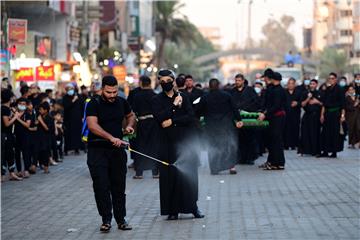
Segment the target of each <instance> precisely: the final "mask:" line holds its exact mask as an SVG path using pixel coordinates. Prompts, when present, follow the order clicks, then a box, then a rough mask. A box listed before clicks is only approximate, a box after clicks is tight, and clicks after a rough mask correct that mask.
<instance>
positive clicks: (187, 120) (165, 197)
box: [152, 92, 198, 215]
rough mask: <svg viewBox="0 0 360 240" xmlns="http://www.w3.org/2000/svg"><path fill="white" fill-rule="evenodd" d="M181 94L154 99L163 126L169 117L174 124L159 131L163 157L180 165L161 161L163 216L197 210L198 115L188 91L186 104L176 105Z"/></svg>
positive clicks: (153, 102) (162, 95)
mask: <svg viewBox="0 0 360 240" xmlns="http://www.w3.org/2000/svg"><path fill="white" fill-rule="evenodd" d="M177 95H178V93H175V94H174V96H173V97H172V98H170V97H168V96H167V95H166V94H165V93H164V92H161V93H160V94H158V95H156V96H154V97H153V99H152V111H153V115H154V117H155V119H156V121H157V122H158V124H159V126H160V127H161V123H162V122H163V121H165V120H167V119H171V120H172V125H171V126H170V127H167V128H161V130H160V132H159V133H160V134H159V138H158V141H157V142H158V143H159V144H160V146H161V151H160V157H161V159H163V160H164V161H166V162H168V163H170V164H173V163H175V162H177V165H176V166H172V165H170V166H165V165H162V164H161V165H160V167H159V169H160V207H161V215H168V214H177V213H193V212H194V211H196V210H197V204H196V202H197V200H198V169H197V168H198V162H197V161H196V160H195V158H194V155H196V154H197V152H194V151H193V150H192V148H191V146H192V144H191V137H192V136H191V135H192V133H193V128H194V121H195V115H194V112H193V109H192V106H191V103H190V101H189V98H188V97H187V96H186V95H185V94H181V96H182V97H183V102H182V105H181V106H180V107H175V106H174V104H173V102H174V100H175V97H176V96H177Z"/></svg>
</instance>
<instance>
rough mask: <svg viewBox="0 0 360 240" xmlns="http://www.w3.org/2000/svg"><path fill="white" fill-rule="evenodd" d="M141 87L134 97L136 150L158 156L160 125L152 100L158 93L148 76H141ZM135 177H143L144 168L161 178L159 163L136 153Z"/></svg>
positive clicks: (155, 176)
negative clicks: (136, 120)
mask: <svg viewBox="0 0 360 240" xmlns="http://www.w3.org/2000/svg"><path fill="white" fill-rule="evenodd" d="M140 87H141V89H140V90H139V91H138V92H137V94H136V95H135V96H134V98H133V105H132V108H133V111H134V113H135V114H136V117H137V119H138V123H137V127H136V150H138V151H140V152H142V153H145V154H147V155H149V156H152V157H155V158H158V157H159V156H158V155H159V151H160V149H159V145H158V144H156V139H157V137H158V136H157V134H158V132H159V126H158V124H157V122H156V121H155V119H154V115H153V114H152V108H151V101H152V98H153V97H154V96H155V95H156V94H155V93H154V91H153V90H152V89H151V80H150V78H149V77H148V76H141V77H140ZM134 168H135V171H136V175H135V176H134V179H142V178H143V171H144V170H152V174H153V178H159V170H158V164H157V163H156V162H154V161H153V160H151V159H148V158H145V157H143V156H141V155H139V154H134Z"/></svg>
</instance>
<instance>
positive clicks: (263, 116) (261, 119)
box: [258, 113, 265, 121]
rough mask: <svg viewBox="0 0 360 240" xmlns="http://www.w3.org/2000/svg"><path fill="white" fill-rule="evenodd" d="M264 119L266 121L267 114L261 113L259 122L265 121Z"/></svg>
mask: <svg viewBox="0 0 360 240" xmlns="http://www.w3.org/2000/svg"><path fill="white" fill-rule="evenodd" d="M264 119H265V114H263V113H260V115H259V117H258V120H259V121H264Z"/></svg>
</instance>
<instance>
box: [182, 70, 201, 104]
mask: <svg viewBox="0 0 360 240" xmlns="http://www.w3.org/2000/svg"><path fill="white" fill-rule="evenodd" d="M185 86H186V92H187V94H188V96H189V100H190V103H191V104H192V106H194V101H195V100H196V99H198V98H199V97H201V96H202V95H204V92H203V91H202V90H201V89H198V88H196V87H195V86H194V80H193V77H192V76H191V75H186V76H185Z"/></svg>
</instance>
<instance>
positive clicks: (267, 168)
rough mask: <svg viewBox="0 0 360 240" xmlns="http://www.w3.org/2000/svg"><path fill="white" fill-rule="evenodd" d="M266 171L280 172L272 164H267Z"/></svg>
mask: <svg viewBox="0 0 360 240" xmlns="http://www.w3.org/2000/svg"><path fill="white" fill-rule="evenodd" d="M264 170H267V171H269V170H270V171H271V170H278V167H277V166H274V165H271V163H267V164H266V167H265V168H264Z"/></svg>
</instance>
